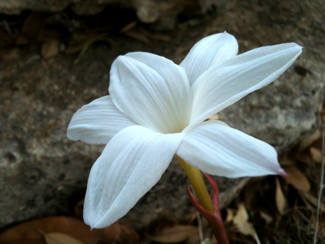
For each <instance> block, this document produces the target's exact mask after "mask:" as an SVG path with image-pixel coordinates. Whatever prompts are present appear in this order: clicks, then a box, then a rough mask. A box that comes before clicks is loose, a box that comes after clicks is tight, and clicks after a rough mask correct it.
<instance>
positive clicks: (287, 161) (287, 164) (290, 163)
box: [280, 154, 295, 166]
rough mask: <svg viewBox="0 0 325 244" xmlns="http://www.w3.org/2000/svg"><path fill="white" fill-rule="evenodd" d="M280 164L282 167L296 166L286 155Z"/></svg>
mask: <svg viewBox="0 0 325 244" xmlns="http://www.w3.org/2000/svg"><path fill="white" fill-rule="evenodd" d="M280 164H281V166H291V165H294V164H295V162H294V161H293V160H292V159H291V158H289V157H288V155H287V154H284V155H282V157H281V158H280Z"/></svg>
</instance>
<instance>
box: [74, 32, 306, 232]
mask: <svg viewBox="0 0 325 244" xmlns="http://www.w3.org/2000/svg"><path fill="white" fill-rule="evenodd" d="M301 49H302V48H301V47H300V46H299V45H297V44H295V43H286V44H279V45H274V46H265V47H261V48H256V49H253V50H251V51H248V52H245V53H243V54H240V55H237V52H238V44H237V41H236V39H235V37H234V36H232V35H230V34H228V33H219V34H214V35H211V36H208V37H206V38H204V39H202V40H201V41H199V42H198V43H196V44H195V45H194V47H193V48H192V49H191V50H190V52H189V54H188V55H187V56H186V58H185V59H184V60H183V61H182V62H181V64H180V65H177V64H175V63H173V62H172V61H171V60H168V59H166V58H164V57H161V56H158V55H154V54H151V53H145V52H133V53H128V54H126V55H123V56H119V57H118V58H117V59H116V60H115V61H114V62H113V64H112V67H111V71H110V86H109V94H110V95H108V96H104V97H101V98H98V99H96V100H94V101H92V102H91V103H89V104H87V105H85V106H83V107H82V108H81V109H79V110H78V111H77V112H76V113H75V114H74V115H73V117H72V119H71V122H70V124H69V127H68V137H69V138H70V139H72V140H81V141H84V142H87V143H93V144H106V147H105V149H104V150H103V152H102V154H101V155H100V157H99V158H98V159H97V160H96V162H95V164H94V165H93V167H92V169H91V172H90V176H89V180H88V187H87V193H86V198H85V206H84V220H85V222H86V223H87V224H89V225H90V226H91V227H93V228H102V227H105V226H108V225H110V224H112V223H114V222H115V221H116V220H117V219H119V218H121V217H122V216H123V215H125V214H126V213H127V212H128V211H129V210H130V209H131V208H132V207H133V206H134V205H135V204H136V202H137V201H138V200H139V199H140V198H141V197H142V196H143V195H144V194H145V193H146V192H148V191H149V190H150V188H152V187H153V186H154V185H155V184H156V183H157V182H158V181H159V179H160V177H161V176H162V174H163V173H164V171H165V170H166V169H167V167H168V165H169V163H170V162H171V160H172V158H173V156H174V154H177V155H179V156H180V157H181V158H183V159H184V160H185V161H186V162H188V163H189V164H191V165H193V166H195V167H197V168H199V169H201V170H202V171H204V172H207V173H209V174H212V175H219V176H226V177H243V176H261V175H267V174H281V173H283V170H282V169H281V167H280V166H279V164H278V161H277V153H276V151H275V150H274V148H273V147H272V146H270V145H269V144H267V143H265V142H263V141H261V140H258V139H256V138H254V137H251V136H249V135H247V134H245V133H243V132H241V131H239V130H236V129H234V128H231V127H229V126H227V125H225V124H224V123H222V122H220V121H205V120H206V119H207V118H208V117H209V116H211V115H212V114H215V113H218V112H220V111H221V110H223V109H224V108H226V107H228V106H230V105H231V104H233V103H235V102H237V101H238V100H239V99H241V98H242V97H244V96H246V95H247V94H249V93H251V92H253V91H255V90H257V89H260V88H261V87H263V86H265V85H267V84H269V83H271V82H272V81H274V80H275V79H277V78H278V77H279V76H280V75H281V74H282V73H283V72H284V71H285V70H286V69H287V68H288V67H289V66H290V65H291V64H292V63H293V62H294V61H295V60H296V58H297V57H298V56H299V55H300V53H301Z"/></svg>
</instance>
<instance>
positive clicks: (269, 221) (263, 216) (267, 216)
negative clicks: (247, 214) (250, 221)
mask: <svg viewBox="0 0 325 244" xmlns="http://www.w3.org/2000/svg"><path fill="white" fill-rule="evenodd" d="M260 216H261V218H262V219H264V220H265V222H266V223H267V224H270V223H272V221H273V218H272V216H270V215H269V214H267V213H265V212H264V211H260Z"/></svg>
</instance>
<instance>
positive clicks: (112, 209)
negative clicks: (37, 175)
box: [84, 126, 182, 228]
mask: <svg viewBox="0 0 325 244" xmlns="http://www.w3.org/2000/svg"><path fill="white" fill-rule="evenodd" d="M181 139H182V134H160V133H156V132H153V131H151V130H149V129H146V128H144V127H141V126H131V127H128V128H126V129H124V130H122V131H121V132H119V133H118V134H116V135H115V136H114V137H113V138H112V139H111V140H110V142H109V143H108V144H107V146H106V147H105V149H104V151H103V153H102V154H101V156H100V157H99V158H98V159H97V161H96V162H95V164H94V165H93V167H92V169H91V172H90V175H89V179H88V186H87V193H86V198H85V205H84V220H85V222H86V223H87V224H88V225H90V226H91V227H92V228H103V227H105V226H108V225H111V224H112V223H114V222H115V221H116V220H118V219H119V218H121V217H122V216H123V215H125V214H126V213H127V212H128V211H129V210H130V209H131V208H132V207H133V206H134V205H135V204H136V202H137V201H138V200H139V199H140V198H141V197H142V196H143V195H144V194H145V193H146V192H147V191H149V189H150V188H152V187H153V186H154V185H155V184H156V183H157V182H158V181H159V179H160V177H161V175H162V174H163V172H164V171H165V170H166V169H167V167H168V165H169V163H170V161H171V160H172V158H173V155H174V154H175V152H176V150H177V147H178V146H179V143H180V141H181Z"/></svg>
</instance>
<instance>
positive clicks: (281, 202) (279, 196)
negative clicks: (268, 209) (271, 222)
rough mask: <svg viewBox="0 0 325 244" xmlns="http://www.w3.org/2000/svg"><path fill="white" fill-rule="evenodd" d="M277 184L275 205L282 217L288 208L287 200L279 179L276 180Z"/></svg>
mask: <svg viewBox="0 0 325 244" xmlns="http://www.w3.org/2000/svg"><path fill="white" fill-rule="evenodd" d="M275 183H276V188H275V204H276V207H277V209H278V211H279V213H280V214H281V215H282V214H284V212H285V209H286V206H287V200H286V198H285V196H284V194H283V191H282V189H281V185H280V182H279V179H278V178H276V179H275Z"/></svg>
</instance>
